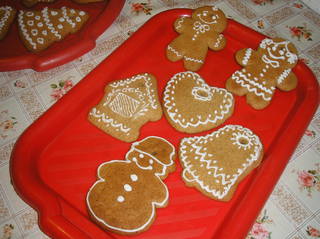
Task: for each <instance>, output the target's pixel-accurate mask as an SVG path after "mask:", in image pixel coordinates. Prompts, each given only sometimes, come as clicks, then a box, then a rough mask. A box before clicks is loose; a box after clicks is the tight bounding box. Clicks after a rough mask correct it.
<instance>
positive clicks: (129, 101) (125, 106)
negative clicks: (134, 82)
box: [108, 92, 141, 118]
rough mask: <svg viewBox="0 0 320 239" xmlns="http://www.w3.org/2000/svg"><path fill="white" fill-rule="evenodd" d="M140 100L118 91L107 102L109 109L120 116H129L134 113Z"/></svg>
mask: <svg viewBox="0 0 320 239" xmlns="http://www.w3.org/2000/svg"><path fill="white" fill-rule="evenodd" d="M140 104H141V103H140V101H139V100H136V99H134V98H133V97H131V96H128V95H125V94H123V93H121V92H120V93H119V94H118V95H117V96H116V97H115V98H114V99H113V100H112V101H111V102H110V103H109V104H108V106H109V107H110V109H111V110H112V111H113V112H115V113H117V114H119V115H121V116H122V117H126V118H130V117H132V116H133V115H134V114H135V113H136V110H137V108H138V107H139V105H140Z"/></svg>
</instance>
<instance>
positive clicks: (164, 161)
mask: <svg viewBox="0 0 320 239" xmlns="http://www.w3.org/2000/svg"><path fill="white" fill-rule="evenodd" d="M174 160H175V149H174V146H173V145H172V144H171V143H169V142H168V141H166V140H165V139H163V138H160V137H157V136H150V137H147V138H144V139H143V140H141V141H139V142H135V143H133V144H132V146H131V149H130V150H129V152H128V153H127V154H126V160H112V161H108V162H106V163H103V164H101V165H100V166H99V168H98V181H96V182H95V183H94V184H93V185H92V187H91V188H90V189H89V192H88V193H87V199H86V201H87V207H88V210H89V214H90V216H91V218H92V220H93V221H94V222H96V223H97V224H98V225H100V226H101V227H102V228H103V229H106V230H110V231H113V232H116V233H119V234H136V233H140V232H143V231H145V230H147V229H148V228H149V227H150V226H151V224H152V223H153V221H154V220H155V217H156V209H157V208H162V207H165V206H166V205H167V203H168V199H169V191H168V188H167V186H166V185H165V184H164V182H163V181H162V180H163V179H164V178H166V177H167V175H168V174H169V173H170V172H172V171H174V170H175V163H174Z"/></svg>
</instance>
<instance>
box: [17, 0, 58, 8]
mask: <svg viewBox="0 0 320 239" xmlns="http://www.w3.org/2000/svg"><path fill="white" fill-rule="evenodd" d="M54 1H55V0H22V4H23V5H25V6H26V7H32V6H33V5H36V4H37V3H52V2H54Z"/></svg>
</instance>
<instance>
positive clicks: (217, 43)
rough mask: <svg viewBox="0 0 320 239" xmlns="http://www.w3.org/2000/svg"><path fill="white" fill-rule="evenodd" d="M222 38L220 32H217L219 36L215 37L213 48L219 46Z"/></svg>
mask: <svg viewBox="0 0 320 239" xmlns="http://www.w3.org/2000/svg"><path fill="white" fill-rule="evenodd" d="M222 39H223V35H222V34H219V36H218V38H217V41H216V43H215V44H214V47H215V48H217V47H219V45H220V43H221V40H222Z"/></svg>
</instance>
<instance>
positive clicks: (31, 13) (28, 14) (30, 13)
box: [26, 12, 34, 17]
mask: <svg viewBox="0 0 320 239" xmlns="http://www.w3.org/2000/svg"><path fill="white" fill-rule="evenodd" d="M26 15H27V16H28V17H32V16H33V15H34V14H33V12H27V13H26Z"/></svg>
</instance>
